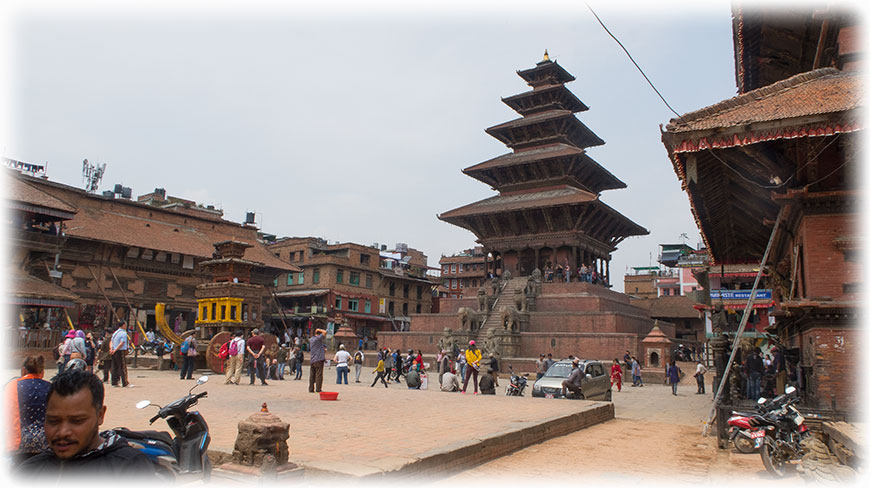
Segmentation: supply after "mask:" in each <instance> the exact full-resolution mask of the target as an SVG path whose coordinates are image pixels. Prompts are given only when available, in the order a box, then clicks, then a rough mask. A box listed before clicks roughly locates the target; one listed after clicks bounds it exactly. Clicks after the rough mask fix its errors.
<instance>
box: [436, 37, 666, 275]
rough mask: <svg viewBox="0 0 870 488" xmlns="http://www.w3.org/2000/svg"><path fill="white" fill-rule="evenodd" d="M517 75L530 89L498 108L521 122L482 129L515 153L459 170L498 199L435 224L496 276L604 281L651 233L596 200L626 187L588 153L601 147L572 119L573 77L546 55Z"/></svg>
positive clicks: (577, 107) (577, 108) (578, 108)
mask: <svg viewBox="0 0 870 488" xmlns="http://www.w3.org/2000/svg"><path fill="white" fill-rule="evenodd" d="M517 74H518V75H519V76H520V77H521V78H522V79H523V80H525V81H526V83H528V85H529V86H531V87H532V90H530V91H526V92H523V93H520V94H518V95H514V96H511V97H508V98H503V99H502V101H503V102H504V103H505V104H507V105H508V106H509V107H511V108H512V109H513V110H515V111H516V112H517V113H519V114H520V115H521V117H520V118H518V119H515V120H511V121H509V122H505V123H503V124H499V125H496V126H493V127H490V128H488V129H486V132H487V133H488V134H489V135H491V136H493V137H495V138H496V139H498V140H499V141H501V142H503V143H504V144H505V145H506V146H507V147H508V148H510V149H511V150H512V151H513V152H510V153H507V154H504V155H502V156H499V157H497V158H494V159H490V160H488V161H484V162H482V163H479V164H476V165H474V166H471V167H469V168H466V169H464V170H463V173H465V174H467V175H468V176H471V177H472V178H475V179H477V180H480V181H482V182H484V183H486V184H488V185H490V186H491V187H493V188H494V189H495V190H497V191H498V192H499V194H498V195H497V196H494V197H491V198H487V199H484V200H481V201H478V202H475V203H472V204H469V205H466V206H464V207H460V208H457V209H454V210H450V211H449V212H445V213H443V214H441V215H439V216H438V218H439V219H441V220H443V221H445V222H449V223H451V224H453V225H457V226H459V227H462V228H465V229H468V230H470V231H471V232H472V233H474V235H475V236H477V242H479V243H480V244H482V245H483V246H484V251H485V252H486V253H488V254H489V255H491V256H492V260H491V261H489V260H488V262H487V269H488V270H490V271H493V272H494V273H496V274H499V272H504V271H510V272H511V273H512V274H513V275H515V276H517V275H519V276H527V275H530V274H531V273H532V271H534V270H535V269H536V268H537V269H541V270H543V269H545V267H547V266H548V265H549V266H552V267H554V268H555V267H556V266H558V265H561V266H565V265H568V266H570V267H571V268H572V269H576V268H578V267H579V266H580V265H581V264H586V265H593V266H594V267H595V269H596V270H597V271H598V273H599V275H601V276H603V277H605V279H606V280H607V281H608V282H609V275H610V258H611V253H613V251H615V250H616V246H617V245H618V244H619V243H620V242H622V241H623V240H624V239H625V238H626V237H629V236H637V235H646V234H649V231H648V230H646V229H644V228H643V227H641V226H639V225H637V224H635V223H634V222H632V221H631V220H629V219H628V218H626V217H625V216H623V215H622V214H621V213H619V212H617V211H616V210H614V209H612V208H610V207H609V206H607V205H605V204H604V203H603V202H601V200H600V199H599V194H600V192H601V191H603V190H610V189H616V188H625V187H626V185H625V183H623V182H622V181H620V180H619V179H618V178H616V177H615V176H614V175H612V174H611V173H610V172H609V171H607V170H606V169H604V168H603V167H602V166H601V165H599V164H598V163H597V162H595V161H594V160H593V159H592V158H590V157H589V156H588V155H587V154H586V148H588V147H594V146H600V145H602V144H604V141H603V140H601V139H600V138H599V137H598V136H597V135H595V133H593V132H592V131H591V130H590V129H589V128H588V127H586V125H584V124H583V123H582V122H580V120H578V119H577V117H575V116H574V114H575V113H577V112H583V111H586V110H588V107H587V106H586V105H585V104H584V103H583V102H581V101H580V100H579V99H578V98H577V97H576V96H575V95H574V94H573V93H571V91H570V90H568V89H567V88H566V87H565V83H568V82H570V81H574V77H573V76H572V75H571V74H570V73H568V72H567V71H566V70H565V69H564V68H562V67H561V66H560V65H559V63H557V62H555V61H551V60H550V59H549V56H548V55H547V53H546V51H545V52H544V59H543V60H542V61H541V62H539V63H537V65H536V66H535V67H534V68H531V69H526V70H522V71H518V72H517Z"/></svg>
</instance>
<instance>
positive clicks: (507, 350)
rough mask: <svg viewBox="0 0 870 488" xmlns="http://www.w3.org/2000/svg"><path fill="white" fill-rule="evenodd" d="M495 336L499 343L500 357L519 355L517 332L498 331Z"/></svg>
mask: <svg viewBox="0 0 870 488" xmlns="http://www.w3.org/2000/svg"><path fill="white" fill-rule="evenodd" d="M497 336H498V340H499V343H500V345H501V354H502V357H509V358H515V357H519V355H520V345H521V344H520V335H519V334H512V333H510V332H508V331H500V332H498V333H497Z"/></svg>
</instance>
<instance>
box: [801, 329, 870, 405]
mask: <svg viewBox="0 0 870 488" xmlns="http://www.w3.org/2000/svg"><path fill="white" fill-rule="evenodd" d="M861 335H862V332H861V331H860V330H855V329H853V328H831V327H825V328H821V327H820V328H812V329H809V330H806V331H803V332H801V334H800V336H799V337H797V338H794V339H795V340H797V341H798V342H799V344H801V345H802V354H803V358H802V363H804V364H807V365H810V366H812V373H811V374H809V375H807V385H806V388H807V395H808V396H809V397H810V398H812V399H815V400H816V401H817V402H818V406H819V407H821V408H829V409H833V410H846V411H853V412H855V411H857V410H858V407H859V400H860V397H861V395H860V394H859V392H860V388H859V386H860V385H858V384H857V382H856V378H855V376H854V375H853V374H851V372H853V371H856V370H855V366H856V364H857V363H858V362H859V361H860V359H861V356H862V355H863V351H864V348H863V343H862V337H861ZM795 345H797V344H795Z"/></svg>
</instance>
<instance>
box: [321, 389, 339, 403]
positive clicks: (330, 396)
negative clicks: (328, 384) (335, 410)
mask: <svg viewBox="0 0 870 488" xmlns="http://www.w3.org/2000/svg"><path fill="white" fill-rule="evenodd" d="M320 399H321V400H327V401H332V400H338V392H337V391H321V392H320Z"/></svg>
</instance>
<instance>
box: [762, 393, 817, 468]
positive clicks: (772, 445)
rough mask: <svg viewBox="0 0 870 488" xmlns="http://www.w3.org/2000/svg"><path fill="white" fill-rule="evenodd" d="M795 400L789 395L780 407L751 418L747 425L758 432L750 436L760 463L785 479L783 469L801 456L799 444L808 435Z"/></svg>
mask: <svg viewBox="0 0 870 488" xmlns="http://www.w3.org/2000/svg"><path fill="white" fill-rule="evenodd" d="M797 400H798V398H797V397H796V396H789V398H787V399H786V401H785V403H784V404H783V405H782V407H781V408H778V409H775V410H771V411H769V412H767V413H766V414H764V415H756V416H753V417H752V418H751V419H750V420H749V425H751V426H752V427H755V428H757V429H758V430H757V431H755V432H753V433H752V434H751V437H752V439H753V440H754V441H755V447H756V448H757V449H759V450H760V451H761V462H762V463H763V464H764V467H765V469H767V471H768V472H770V473H771V474H773V475H774V476H776V477H778V478H781V477H783V476H785V467H786V465H787V464H789V463H790V462H791V461H793V460H796V459H800V458H801V457H802V456H803V455H804V449H803V446H802V441H803V440H804V439H806V438H807V437H808V436H809V435H810V434H809V429H807V426H806V425H804V420H805V418H804V416H803V415H801V413H800V412H799V411H798V409H797V408H796V407H795V406H794V404H795V403H796V402H797Z"/></svg>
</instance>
